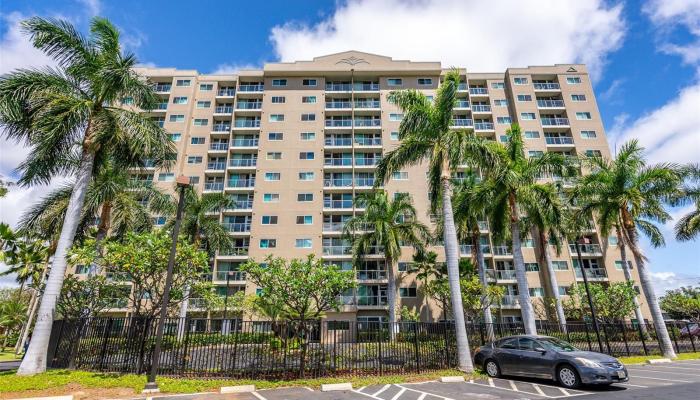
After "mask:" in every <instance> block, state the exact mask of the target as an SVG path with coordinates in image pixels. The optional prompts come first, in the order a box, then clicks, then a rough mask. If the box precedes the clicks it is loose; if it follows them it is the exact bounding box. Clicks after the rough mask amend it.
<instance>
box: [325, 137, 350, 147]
mask: <svg viewBox="0 0 700 400" xmlns="http://www.w3.org/2000/svg"><path fill="white" fill-rule="evenodd" d="M324 144H325V145H326V146H352V138H349V137H347V138H346V137H342V138H336V137H327V138H326V139H325V141H324Z"/></svg>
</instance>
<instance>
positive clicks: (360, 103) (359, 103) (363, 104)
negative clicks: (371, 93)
mask: <svg viewBox="0 0 700 400" xmlns="http://www.w3.org/2000/svg"><path fill="white" fill-rule="evenodd" d="M355 108H379V100H355Z"/></svg>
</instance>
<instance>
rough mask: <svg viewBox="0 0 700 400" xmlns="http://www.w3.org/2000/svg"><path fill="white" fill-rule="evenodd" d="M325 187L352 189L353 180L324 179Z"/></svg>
mask: <svg viewBox="0 0 700 400" xmlns="http://www.w3.org/2000/svg"><path fill="white" fill-rule="evenodd" d="M323 187H352V179H349V178H348V179H324V180H323Z"/></svg>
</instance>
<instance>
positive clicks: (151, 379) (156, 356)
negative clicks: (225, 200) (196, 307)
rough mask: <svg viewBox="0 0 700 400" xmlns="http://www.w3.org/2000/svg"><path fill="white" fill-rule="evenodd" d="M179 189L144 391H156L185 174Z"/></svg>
mask: <svg viewBox="0 0 700 400" xmlns="http://www.w3.org/2000/svg"><path fill="white" fill-rule="evenodd" d="M176 183H177V188H178V190H179V192H180V193H179V199H178V201H177V214H176V215H175V225H174V226H173V236H172V245H171V246H170V257H169V258H168V272H167V274H166V276H165V287H164V288H163V303H162V304H161V306H160V317H159V318H158V327H157V328H156V343H155V348H154V349H153V356H152V357H151V370H150V372H149V373H148V382H146V386H145V387H144V392H147V393H154V392H158V391H159V389H158V384H157V383H156V375H157V373H158V363H159V361H160V351H161V344H162V342H163V326H164V325H165V318H166V317H167V316H168V303H169V302H170V286H172V284H173V268H174V267H175V253H176V251H177V237H178V235H179V234H180V222H182V209H183V208H185V189H187V188H188V187H189V186H190V181H189V179H188V178H187V177H185V176H179V177H178V178H177V180H176Z"/></svg>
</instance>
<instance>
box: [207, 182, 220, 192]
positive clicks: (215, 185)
mask: <svg viewBox="0 0 700 400" xmlns="http://www.w3.org/2000/svg"><path fill="white" fill-rule="evenodd" d="M204 190H206V191H221V190H224V183H223V182H204Z"/></svg>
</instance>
